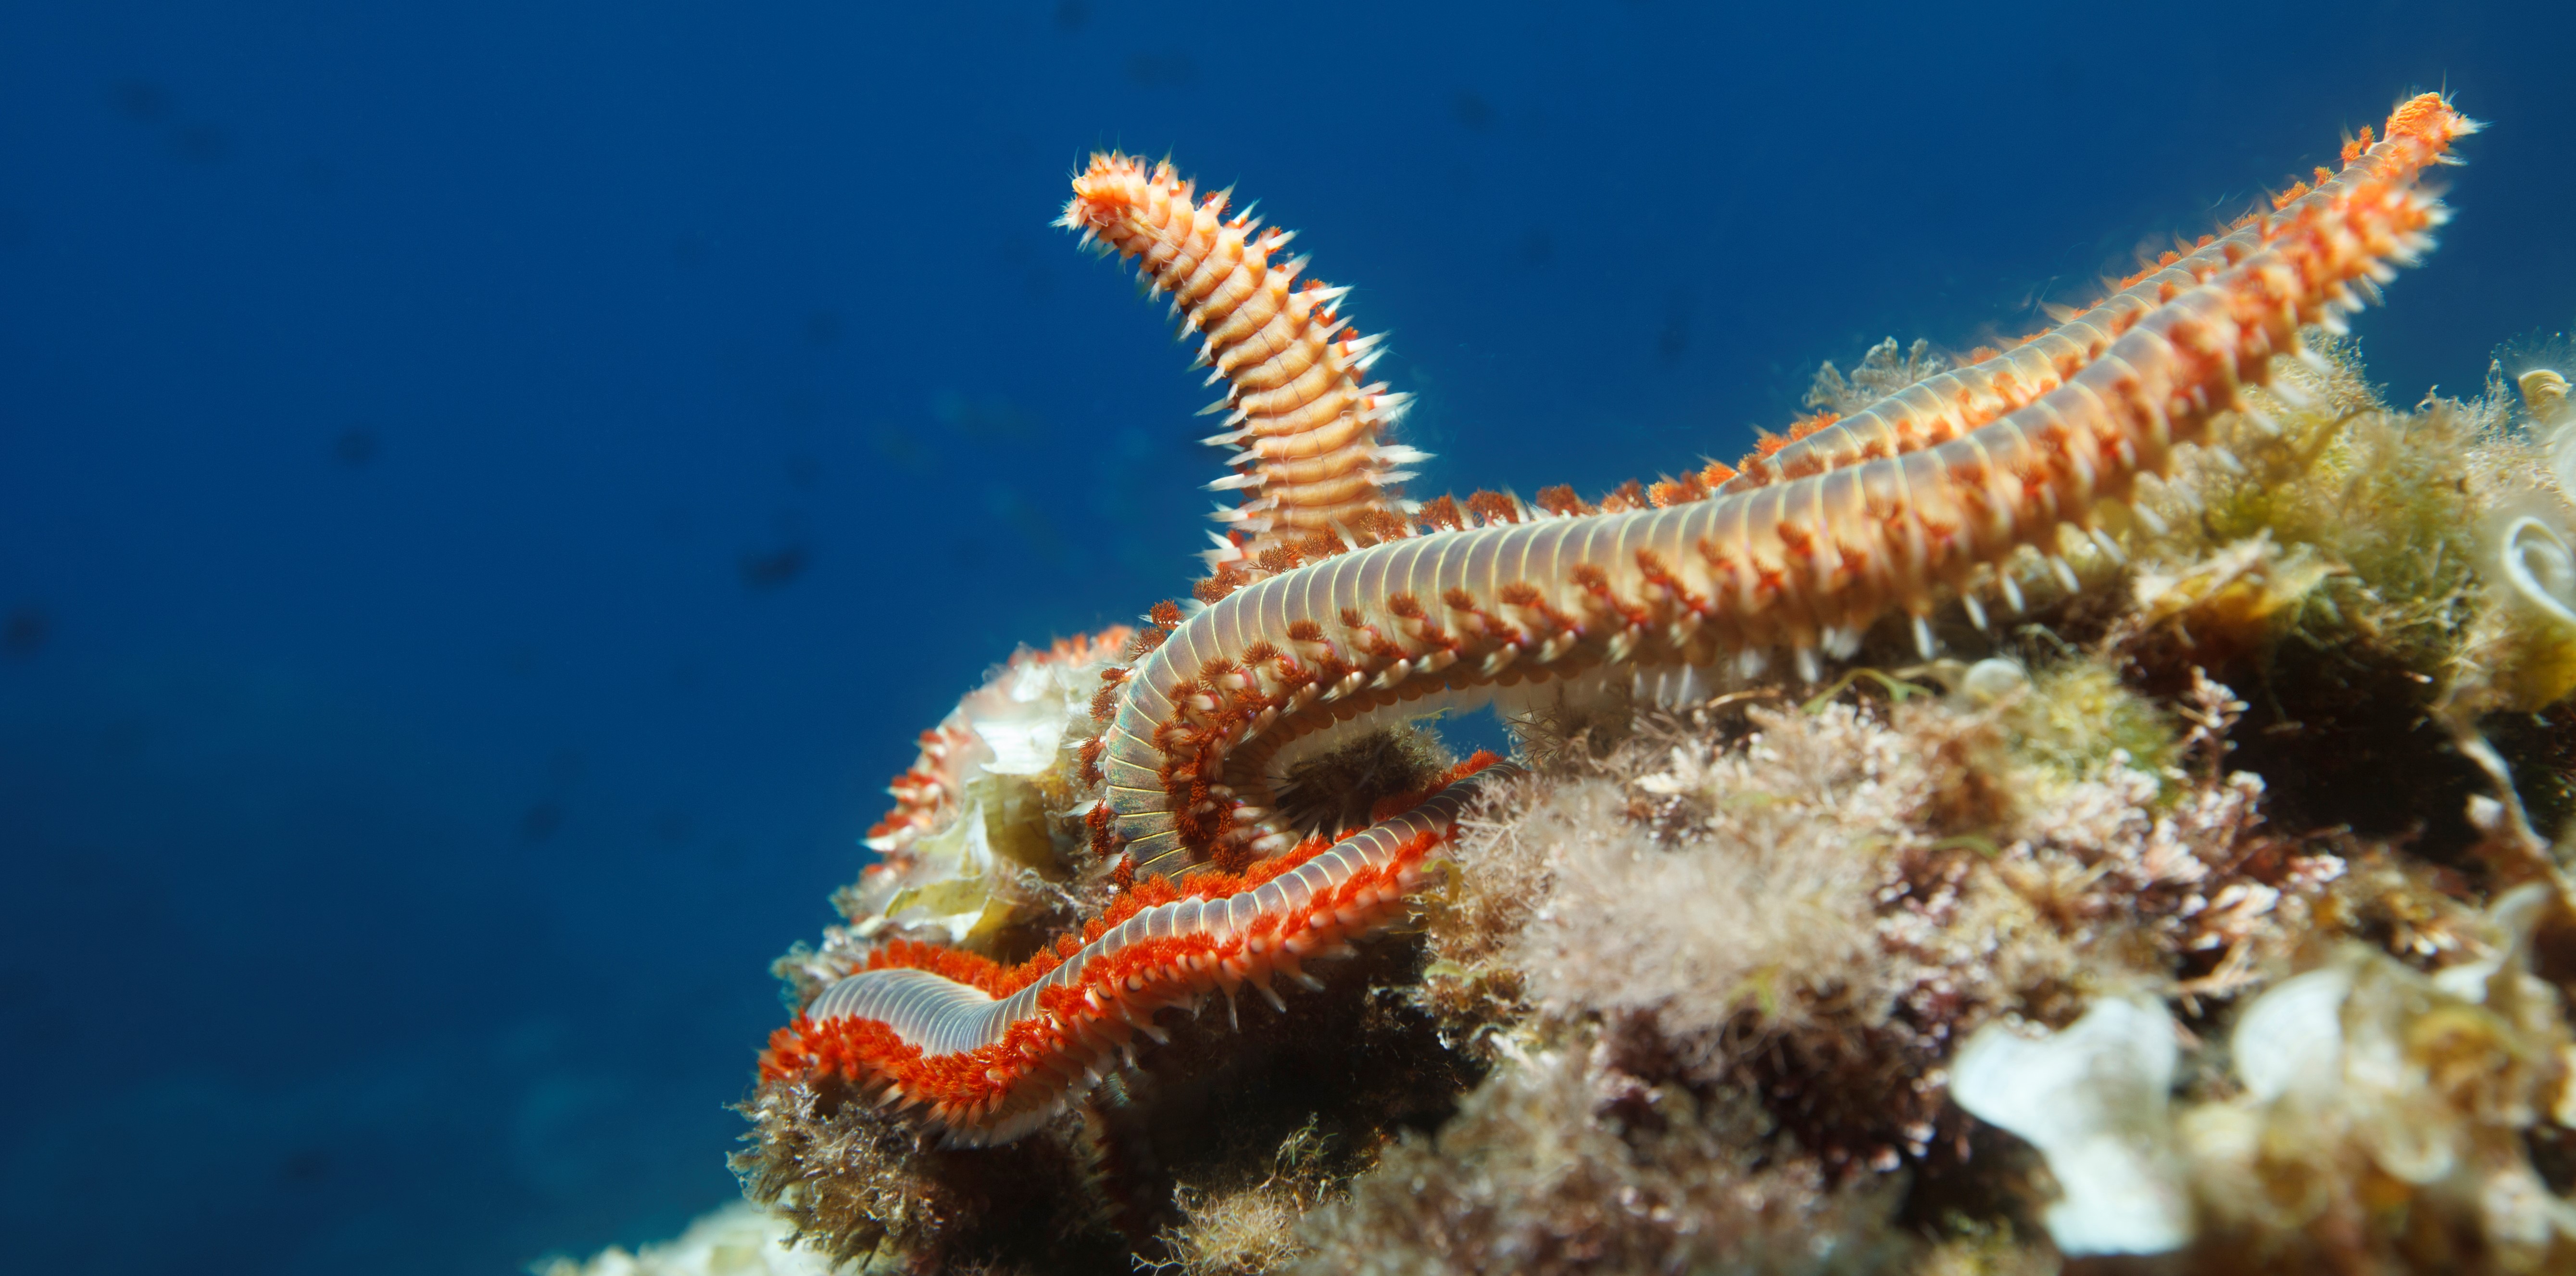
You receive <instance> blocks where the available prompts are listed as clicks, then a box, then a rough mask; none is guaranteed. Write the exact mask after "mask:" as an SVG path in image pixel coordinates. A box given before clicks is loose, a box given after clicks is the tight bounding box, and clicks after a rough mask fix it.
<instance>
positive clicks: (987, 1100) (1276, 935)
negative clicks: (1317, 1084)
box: [761, 765, 1516, 1145]
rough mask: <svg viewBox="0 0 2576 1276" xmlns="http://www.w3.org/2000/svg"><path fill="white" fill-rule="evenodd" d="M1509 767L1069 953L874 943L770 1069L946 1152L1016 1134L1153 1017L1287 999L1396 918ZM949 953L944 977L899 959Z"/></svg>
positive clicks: (1082, 1087)
mask: <svg viewBox="0 0 2576 1276" xmlns="http://www.w3.org/2000/svg"><path fill="white" fill-rule="evenodd" d="M1515 773H1516V772H1515V770H1514V768H1512V767H1510V766H1508V765H1497V766H1493V767H1489V768H1487V769H1486V770H1483V771H1480V772H1478V773H1476V774H1474V775H1471V776H1467V777H1465V778H1463V779H1461V780H1459V781H1457V782H1456V783H1453V784H1450V785H1448V786H1447V787H1445V788H1443V789H1441V790H1439V791H1438V792H1435V793H1433V794H1432V795H1430V796H1429V797H1427V798H1425V799H1423V800H1422V801H1421V802H1420V803H1419V804H1417V805H1415V806H1414V807H1412V808H1411V809H1410V810H1407V811H1404V812H1402V813H1399V814H1396V815H1393V816H1390V817H1389V818H1387V819H1385V820H1383V821H1380V822H1379V823H1376V824H1373V825H1370V826H1369V827H1368V828H1366V829H1363V830H1361V831H1360V832H1357V833H1354V834H1352V835H1350V836H1349V837H1346V838H1343V839H1341V840H1340V841H1338V842H1336V843H1334V844H1332V845H1331V846H1330V847H1328V848H1324V849H1321V850H1320V851H1318V852H1317V853H1316V854H1314V855H1313V856H1312V857H1311V858H1306V859H1303V860H1302V861H1300V862H1298V863H1297V864H1296V865H1295V866H1294V867H1291V868H1288V869H1286V870H1285V871H1283V872H1279V873H1277V874H1276V875H1273V876H1269V877H1268V878H1267V880H1263V881H1260V882H1258V884H1252V883H1245V884H1242V886H1241V888H1240V889H1236V890H1232V891H1229V892H1225V893H1211V894H1208V895H1203V896H1202V895H1193V896H1191V897H1187V898H1181V899H1174V900H1169V901H1166V902H1163V903H1159V904H1155V905H1152V906H1150V907H1146V908H1142V909H1139V910H1138V911H1136V912H1134V913H1133V914H1132V915H1130V916H1128V917H1126V918H1125V919H1124V920H1121V921H1119V922H1117V923H1116V924H1115V925H1111V926H1108V927H1106V928H1104V929H1102V930H1101V931H1100V932H1099V933H1097V934H1095V935H1092V936H1091V937H1090V939H1089V942H1087V943H1084V944H1083V945H1082V946H1081V947H1079V948H1077V949H1074V950H1073V951H1072V952H1070V953H1067V954H1065V955H1063V956H1062V957H1061V959H1060V960H1058V959H1056V958H1054V957H1053V956H1048V957H1042V958H1040V959H1039V960H1038V961H1037V962H1035V963H1033V964H1032V965H1031V966H1027V967H1023V968H1021V969H1020V970H1018V971H1002V970H999V969H998V968H995V969H992V970H988V971H982V972H972V971H966V970H960V969H957V968H956V967H957V965H959V963H958V962H956V960H955V955H954V954H952V953H949V952H948V950H932V951H931V952H928V953H924V952H919V951H910V950H905V949H891V950H881V954H880V955H881V956H883V957H886V958H888V959H889V964H888V965H887V966H885V967H883V968H879V969H874V970H868V971H862V972H860V973H858V974H855V975H851V976H848V977H846V978H844V979H841V980H840V981H838V982H836V983H834V984H833V985H832V986H830V987H829V988H826V989H824V990H823V993H822V995H821V996H819V997H816V998H815V999H814V1002H813V1004H812V1005H810V1006H808V1007H806V1010H805V1014H804V1015H803V1016H802V1017H800V1018H799V1019H798V1020H797V1022H796V1023H794V1024H792V1025H790V1026H788V1027H786V1028H782V1029H780V1030H779V1031H778V1032H777V1033H776V1034H774V1035H773V1036H772V1038H771V1040H770V1048H769V1051H768V1052H767V1054H765V1055H764V1056H763V1058H762V1061H761V1070H762V1074H763V1076H764V1077H765V1078H766V1077H775V1076H784V1075H788V1074H790V1073H793V1072H796V1071H799V1070H803V1069H816V1070H821V1071H838V1072H841V1073H844V1074H845V1075H848V1076H849V1077H851V1078H852V1079H854V1080H858V1081H860V1082H861V1083H863V1084H867V1085H870V1086H872V1087H875V1088H876V1089H878V1090H879V1092H880V1097H881V1099H882V1101H883V1102H885V1103H887V1104H889V1105H893V1106H898V1107H905V1106H912V1105H921V1106H924V1107H926V1108H928V1110H929V1114H930V1116H931V1117H932V1118H934V1119H935V1120H936V1121H937V1122H938V1123H939V1124H940V1125H941V1126H942V1127H944V1128H945V1129H946V1131H947V1134H948V1138H949V1140H950V1141H951V1142H953V1143H957V1144H961V1145H977V1144H987V1143H1001V1142H1007V1141H1009V1140H1011V1139H1015V1138H1018V1137H1020V1136H1021V1135H1023V1134H1026V1133H1028V1132H1029V1131H1030V1130H1033V1129H1035V1128H1037V1127H1038V1126H1039V1125H1041V1124H1043V1123H1045V1122H1046V1121H1047V1120H1048V1119H1049V1118H1051V1117H1053V1116H1054V1115H1055V1114H1056V1113H1058V1112H1060V1111H1062V1110H1063V1109H1064V1106H1065V1104H1066V1103H1068V1102H1070V1101H1072V1100H1073V1099H1076V1098H1079V1097H1080V1096H1081V1095H1082V1094H1083V1093H1084V1092H1086V1091H1088V1090H1089V1089H1090V1088H1091V1086H1092V1085H1093V1084H1094V1083H1096V1082H1097V1081H1098V1080H1099V1078H1100V1075H1101V1071H1102V1069H1103V1068H1105V1067H1106V1066H1108V1064H1109V1063H1110V1061H1111V1060H1112V1059H1113V1057H1115V1056H1116V1055H1118V1054H1119V1053H1120V1052H1122V1051H1123V1050H1125V1048H1126V1047H1127V1044H1128V1041H1129V1039H1130V1037H1131V1036H1132V1035H1134V1034H1136V1033H1139V1032H1142V1033H1145V1034H1147V1035H1149V1036H1155V1037H1159V1036H1161V1033H1160V1031H1159V1030H1158V1029H1156V1028H1155V1027H1154V1026H1153V1016H1154V1012H1155V1011H1157V1010H1160V1009H1162V1008H1163V1007H1165V1006H1171V1005H1176V1004H1191V1005H1195V1004H1197V1003H1198V1001H1199V1000H1200V999H1201V998H1203V997H1205V996H1206V995H1208V994H1210V993H1222V994H1224V995H1225V996H1226V998H1227V999H1228V1002H1229V1005H1230V1004H1231V1001H1232V999H1233V997H1234V995H1235V994H1236V993H1237V992H1239V991H1240V990H1242V989H1243V988H1244V987H1245V986H1247V985H1249V986H1250V987H1252V988H1253V989H1255V990H1256V991H1259V992H1260V993H1261V994H1262V995H1264V996H1266V997H1269V998H1270V999H1271V1000H1272V1001H1274V1002H1276V1001H1277V1000H1278V996H1277V994H1276V993H1274V992H1272V991H1271V988H1270V981H1271V980H1272V979H1273V978H1274V977H1276V976H1278V975H1283V974H1284V975H1286V976H1288V977H1289V978H1291V979H1297V980H1305V979H1306V978H1307V976H1306V975H1305V973H1304V971H1303V970H1302V969H1301V968H1300V963H1302V962H1303V961H1305V960H1307V959H1310V958H1313V957H1318V956H1324V955H1330V954H1333V953H1336V952H1339V951H1341V950H1342V949H1343V948H1344V946H1345V945H1347V944H1348V942H1349V941H1351V940H1353V939H1358V938H1361V937H1364V936H1366V935H1368V934H1369V933H1371V932H1372V931H1375V930H1377V929H1378V928H1380V927H1382V926H1384V925H1385V924H1386V923H1387V922H1389V921H1391V920H1393V919H1394V918H1397V917H1400V916H1402V915H1403V913H1404V910H1405V907H1406V896H1407V895H1408V894H1410V893H1411V891H1412V890H1413V889H1414V887H1415V886H1417V885H1418V884H1419V883H1420V882H1421V880H1422V878H1423V873H1424V870H1423V861H1424V859H1425V858H1426V857H1428V856H1429V855H1430V854H1432V853H1433V852H1434V851H1435V850H1437V849H1438V847H1439V846H1440V844H1441V843H1443V842H1445V841H1447V840H1448V839H1449V837H1450V836H1451V833H1452V830H1453V829H1454V828H1455V826H1456V824H1457V821H1458V816H1459V813H1460V812H1461V811H1462V810H1464V809H1465V808H1466V806H1467V804H1468V803H1469V802H1471V801H1473V800H1474V799H1475V797H1476V795H1477V794H1478V793H1479V792H1480V791H1481V790H1482V789H1483V788H1484V787H1485V786H1487V785H1489V784H1491V783H1492V782H1494V781H1495V780H1496V779H1498V778H1501V777H1503V776H1506V775H1510V774H1515ZM943 955H944V956H948V957H949V958H950V961H949V962H948V963H946V964H947V965H948V966H949V969H948V970H946V971H944V972H943V971H941V970H938V969H908V968H905V967H904V966H901V965H895V964H892V962H896V961H902V960H906V959H914V960H925V961H928V962H930V963H931V964H932V965H933V966H934V967H936V966H938V965H940V964H941V963H940V962H939V961H938V958H939V957H940V956H943ZM958 974H969V975H980V976H981V977H980V978H973V979H971V980H970V979H959V978H955V977H954V976H955V975H958ZM979 985H981V986H979Z"/></svg>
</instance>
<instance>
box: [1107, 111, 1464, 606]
mask: <svg viewBox="0 0 2576 1276" xmlns="http://www.w3.org/2000/svg"><path fill="white" fill-rule="evenodd" d="M1225 211H1226V192H1224V191H1218V192H1216V193H1214V194H1212V195H1209V196H1208V197H1207V198H1206V199H1205V200H1200V199H1198V198H1197V197H1196V195H1195V193H1194V191H1193V189H1192V187H1191V186H1190V184H1189V183H1188V182H1185V181H1182V180H1181V178H1180V176H1179V175H1178V174H1177V173H1175V172H1174V171H1173V168H1172V166H1171V164H1170V163H1168V162H1166V163H1161V164H1157V165H1155V166H1153V168H1151V169H1150V170H1149V169H1147V168H1146V166H1145V164H1144V162H1143V161H1141V160H1137V159H1134V158H1132V157H1129V156H1125V155H1117V154H1106V155H1094V156H1092V157H1091V165H1090V167H1089V168H1087V169H1085V170H1084V171H1083V172H1082V173H1081V174H1080V175H1079V176H1077V177H1075V178H1074V179H1073V199H1072V200H1071V201H1070V202H1069V203H1067V204H1066V205H1065V208H1064V216H1063V217H1062V218H1060V219H1058V220H1057V222H1056V224H1057V225H1059V226H1064V227H1067V228H1069V229H1074V230H1079V231H1081V232H1082V238H1083V242H1084V243H1085V244H1093V243H1095V242H1096V243H1097V244H1098V246H1099V247H1100V248H1101V249H1102V250H1103V251H1108V252H1115V253H1117V254H1118V255H1120V256H1121V257H1133V258H1135V259H1136V272H1137V274H1138V276H1139V277H1140V278H1142V279H1143V280H1145V282H1146V284H1147V286H1148V287H1150V288H1152V289H1153V290H1154V291H1157V292H1163V293H1169V294H1170V295H1171V298H1172V306H1173V308H1174V309H1175V310H1176V311H1178V312H1179V313H1180V315H1181V322H1182V324H1183V327H1184V329H1185V330H1186V331H1190V332H1197V333H1200V334H1203V340H1202V341H1201V344H1200V346H1199V362H1200V363H1203V364H1206V365H1207V366H1208V367H1209V368H1211V369H1213V370H1212V371H1211V372H1209V374H1208V383H1209V384H1211V385H1213V384H1215V383H1216V382H1218V381H1223V382H1225V383H1226V396H1225V398H1223V399H1221V400H1219V401H1217V402H1216V403H1214V404H1211V405H1209V407H1208V412H1209V413H1211V414H1213V413H1219V412H1222V413H1224V414H1225V426H1226V430H1225V432H1224V433H1222V434H1218V435H1214V436H1212V437H1210V438H1209V439H1207V440H1206V441H1207V442H1209V443H1212V444H1216V445H1219V446H1223V447H1228V448H1231V449H1233V450H1234V455H1233V462H1232V464H1233V468H1234V473H1232V474H1230V475H1228V476H1227V477H1225V478H1222V479H1219V480H1217V481H1216V482H1214V483H1211V484H1209V485H1208V487H1209V488H1210V489H1211V490H1215V491H1240V492H1242V493H1243V494H1244V497H1243V502H1242V504H1240V505H1239V506H1237V507H1236V508H1234V509H1232V510H1227V511H1224V512H1223V513H1221V514H1220V515H1219V516H1218V517H1219V520H1220V521H1222V522H1226V523H1229V524H1231V525H1232V526H1233V530H1234V532H1235V535H1233V536H1231V537H1221V538H1219V548H1218V550H1217V551H1216V552H1215V553H1212V554H1210V555H1209V556H1208V558H1209V566H1210V567H1211V568H1214V569H1222V568H1224V567H1225V566H1226V565H1228V564H1238V563H1239V564H1242V565H1243V568H1244V569H1245V570H1247V571H1267V570H1279V569H1280V568H1283V567H1285V566H1288V565H1291V564H1292V563H1293V559H1289V560H1283V559H1280V558H1277V557H1275V556H1274V557H1273V558H1272V559H1271V560H1270V562H1269V563H1268V564H1264V563H1263V560H1262V555H1263V553H1264V552H1265V551H1271V550H1278V549H1283V548H1286V547H1289V546H1292V545H1294V544H1295V543H1297V542H1299V541H1302V540H1305V539H1306V538H1309V537H1312V536H1315V535H1317V534H1320V533H1324V532H1327V531H1329V530H1330V529H1332V528H1333V527H1335V526H1365V525H1368V524H1370V523H1373V522H1384V521H1389V520H1393V519H1395V518H1396V517H1397V516H1396V514H1395V502H1394V498H1393V490H1394V487H1395V485H1396V484H1398V483H1400V482H1402V481H1403V480H1405V479H1407V478H1410V477H1412V475H1411V473H1410V472H1408V471H1406V470H1404V469H1403V468H1402V467H1404V466H1406V465H1410V464H1412V463H1414V462H1416V461H1421V460H1425V459H1427V456H1426V454H1425V453H1421V452H1417V451H1415V450H1413V449H1412V448H1408V447H1400V446H1393V445H1386V444H1381V443H1380V442H1379V441H1378V437H1379V435H1380V434H1381V433H1382V432H1383V431H1384V430H1385V428H1386V427H1387V426H1388V425H1390V424H1393V423H1394V422H1395V420H1396V419H1397V418H1399V417H1401V416H1402V415H1403V414H1404V408H1405V404H1406V402H1407V401H1408V400H1410V399H1411V397H1412V396H1410V395H1405V394H1391V393H1388V391H1387V388H1386V387H1385V386H1384V385H1382V384H1369V385H1363V384H1361V378H1362V377H1363V376H1365V375H1366V374H1367V372H1368V369H1369V366H1370V365H1371V364H1374V363H1376V362H1377V360H1378V357H1379V356H1380V355H1381V354H1383V353H1385V352H1384V351H1383V350H1382V349H1381V348H1380V346H1379V343H1380V342H1381V341H1382V340H1383V339H1384V335H1383V334H1380V335H1379V336H1374V337H1363V336H1361V335H1359V333H1358V331H1357V330H1355V329H1352V328H1350V327H1349V326H1348V325H1347V324H1346V322H1345V321H1344V320H1343V319H1342V317H1341V314H1340V312H1339V311H1338V309H1337V306H1338V304H1339V302H1340V300H1341V298H1342V296H1343V295H1344V294H1346V293H1348V292H1349V291H1350V289H1348V288H1328V287H1326V286H1325V285H1324V284H1323V282H1322V281H1321V280H1317V279H1313V278H1309V279H1307V280H1305V281H1304V282H1303V283H1300V282H1298V275H1299V274H1300V273H1301V272H1303V271H1304V269H1305V266H1306V259H1305V258H1303V257H1300V258H1297V259H1295V260H1293V261H1289V262H1285V263H1281V264H1278V265H1273V264H1271V261H1270V255H1271V254H1272V253H1274V252H1276V251H1278V250H1279V249H1280V248H1282V247H1284V246H1286V244H1287V243H1288V241H1289V240H1290V239H1291V238H1293V237H1294V234H1295V232H1293V231H1284V230H1281V229H1279V228H1277V227H1275V226H1274V227H1271V228H1269V229H1266V230H1265V229H1263V228H1262V227H1261V226H1260V225H1259V224H1258V223H1257V222H1255V221H1253V220H1252V218H1251V215H1250V214H1249V213H1248V212H1247V213H1243V214H1238V215H1236V216H1234V217H1232V218H1228V217H1227V216H1226V215H1225Z"/></svg>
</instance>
